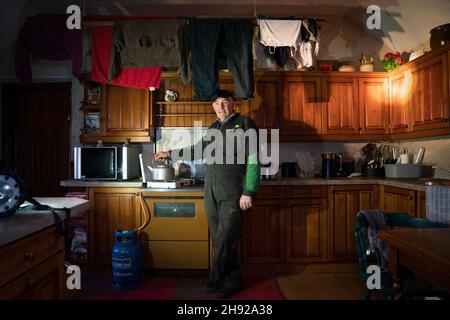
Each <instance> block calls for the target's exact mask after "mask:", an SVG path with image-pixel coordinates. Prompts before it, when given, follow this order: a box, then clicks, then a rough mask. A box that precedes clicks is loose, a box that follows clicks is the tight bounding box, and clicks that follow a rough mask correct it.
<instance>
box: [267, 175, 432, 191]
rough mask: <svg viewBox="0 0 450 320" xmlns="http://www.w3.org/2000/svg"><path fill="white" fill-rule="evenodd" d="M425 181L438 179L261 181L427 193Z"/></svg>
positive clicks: (293, 179) (273, 183) (358, 178)
mask: <svg viewBox="0 0 450 320" xmlns="http://www.w3.org/2000/svg"><path fill="white" fill-rule="evenodd" d="M424 181H437V179H390V178H370V177H353V178H330V179H326V178H305V179H299V178H282V179H277V180H261V183H260V184H261V185H262V186H270V185H274V186H277V185H286V186H292V185H294V186H296V185H300V186H301V185H306V186H308V185H316V186H317V185H325V186H334V185H358V184H379V185H384V186H391V187H398V188H405V189H411V190H416V191H425V190H426V185H425V184H424Z"/></svg>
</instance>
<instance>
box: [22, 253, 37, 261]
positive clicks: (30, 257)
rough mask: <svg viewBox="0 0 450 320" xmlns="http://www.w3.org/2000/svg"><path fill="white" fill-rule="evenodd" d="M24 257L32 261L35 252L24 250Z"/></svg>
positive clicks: (34, 257)
mask: <svg viewBox="0 0 450 320" xmlns="http://www.w3.org/2000/svg"><path fill="white" fill-rule="evenodd" d="M24 256H25V259H26V260H28V261H33V260H34V259H36V252H34V251H25V253H24Z"/></svg>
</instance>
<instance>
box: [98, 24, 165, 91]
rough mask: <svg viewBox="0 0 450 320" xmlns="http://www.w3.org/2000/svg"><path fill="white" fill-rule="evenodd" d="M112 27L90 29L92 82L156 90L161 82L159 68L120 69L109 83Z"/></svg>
mask: <svg viewBox="0 0 450 320" xmlns="http://www.w3.org/2000/svg"><path fill="white" fill-rule="evenodd" d="M112 31H113V27H112V26H102V27H92V28H91V34H92V80H94V81H97V82H101V83H106V84H112V85H116V86H122V87H130V88H140V89H150V90H155V89H158V88H159V86H160V82H161V67H144V68H122V71H121V73H120V74H119V75H118V76H117V77H116V78H114V79H113V80H112V81H111V82H109V81H108V69H109V62H110V59H111V46H112Z"/></svg>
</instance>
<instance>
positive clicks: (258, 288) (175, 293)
mask: <svg viewBox="0 0 450 320" xmlns="http://www.w3.org/2000/svg"><path fill="white" fill-rule="evenodd" d="M205 282H206V280H205V279H175V278H151V277H144V278H143V281H142V284H141V286H139V287H138V288H136V289H135V290H132V291H120V290H117V289H115V288H114V287H113V285H112V279H111V278H110V277H85V278H83V279H82V288H81V290H80V291H79V292H77V293H76V294H74V295H73V296H72V297H71V299H74V300H169V299H171V300H213V299H217V296H218V293H217V292H214V293H209V294H207V293H203V292H202V291H201V288H202V286H203V285H204V284H205ZM229 299H230V300H284V296H283V294H282V293H281V291H280V289H279V287H278V284H277V281H276V279H274V278H257V279H256V278H250V279H246V280H244V289H243V290H242V291H240V292H237V293H236V294H234V295H232V296H231V297H230V298H229Z"/></svg>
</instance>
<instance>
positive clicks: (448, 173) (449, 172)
mask: <svg viewBox="0 0 450 320" xmlns="http://www.w3.org/2000/svg"><path fill="white" fill-rule="evenodd" d="M431 167H432V168H433V169H438V170H441V171H442V172H444V173H445V174H446V175H449V176H450V171H448V170H445V169H444V168H442V167H439V166H431Z"/></svg>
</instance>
